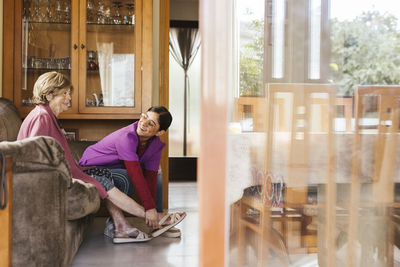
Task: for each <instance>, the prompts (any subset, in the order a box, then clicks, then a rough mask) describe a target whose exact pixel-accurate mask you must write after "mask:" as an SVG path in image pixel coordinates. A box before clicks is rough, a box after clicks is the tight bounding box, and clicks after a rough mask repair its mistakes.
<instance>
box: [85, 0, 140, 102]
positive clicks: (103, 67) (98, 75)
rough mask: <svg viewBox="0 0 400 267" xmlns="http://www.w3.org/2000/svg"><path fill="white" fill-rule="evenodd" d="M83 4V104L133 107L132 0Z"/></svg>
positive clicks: (133, 18)
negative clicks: (84, 19)
mask: <svg viewBox="0 0 400 267" xmlns="http://www.w3.org/2000/svg"><path fill="white" fill-rule="evenodd" d="M86 5H87V6H86V24H87V25H86V29H87V35H86V42H87V50H86V51H87V53H86V61H87V63H86V66H87V68H86V70H87V75H86V77H87V78H86V99H85V102H86V107H92V106H93V107H96V106H112V107H134V106H135V99H134V89H135V86H134V81H135V2H134V1H133V0H126V1H105V0H103V1H95V0H88V1H87V2H86Z"/></svg>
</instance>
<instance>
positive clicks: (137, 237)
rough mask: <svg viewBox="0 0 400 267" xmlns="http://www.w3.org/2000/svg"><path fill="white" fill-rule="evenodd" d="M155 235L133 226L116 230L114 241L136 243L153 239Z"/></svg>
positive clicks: (117, 242)
mask: <svg viewBox="0 0 400 267" xmlns="http://www.w3.org/2000/svg"><path fill="white" fill-rule="evenodd" d="M152 238H153V237H151V236H149V235H148V234H146V233H144V232H142V231H140V230H139V229H137V228H131V229H129V230H126V231H124V230H115V232H114V238H113V243H116V244H122V243H136V242H146V241H149V240H151V239H152Z"/></svg>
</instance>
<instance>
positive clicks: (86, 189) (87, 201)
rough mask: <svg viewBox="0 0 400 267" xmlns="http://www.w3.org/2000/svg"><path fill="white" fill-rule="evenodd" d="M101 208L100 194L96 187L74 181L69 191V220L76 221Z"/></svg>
mask: <svg viewBox="0 0 400 267" xmlns="http://www.w3.org/2000/svg"><path fill="white" fill-rule="evenodd" d="M99 207H100V198H99V193H98V192H97V189H96V187H95V186H94V185H92V184H88V183H85V182H83V181H81V180H77V179H72V183H71V186H70V188H68V191H67V219H68V220H75V219H79V218H82V217H84V216H86V215H89V214H91V213H95V212H96V211H97V210H98V209H99Z"/></svg>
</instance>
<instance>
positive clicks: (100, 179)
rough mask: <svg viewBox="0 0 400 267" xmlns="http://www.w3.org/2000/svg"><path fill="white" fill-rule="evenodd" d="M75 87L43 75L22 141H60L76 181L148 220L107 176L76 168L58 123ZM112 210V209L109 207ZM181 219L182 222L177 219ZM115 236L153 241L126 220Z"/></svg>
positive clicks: (61, 77) (53, 74)
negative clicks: (35, 138) (29, 139)
mask: <svg viewBox="0 0 400 267" xmlns="http://www.w3.org/2000/svg"><path fill="white" fill-rule="evenodd" d="M72 90H73V87H72V85H71V83H70V81H69V80H68V79H67V78H66V77H65V76H64V75H63V74H61V73H58V72H48V73H45V74H42V75H41V76H40V77H39V78H38V80H37V81H36V83H35V85H34V88H33V102H34V104H36V107H35V108H34V109H33V110H32V111H31V112H30V113H29V114H28V116H27V117H26V118H25V120H24V121H23V123H22V125H21V128H20V131H19V134H18V140H21V139H24V138H28V137H33V136H50V137H53V138H54V139H56V140H57V141H58V142H59V143H60V145H61V146H62V147H63V149H64V153H65V158H66V159H67V161H68V164H69V167H70V169H71V174H72V177H74V178H76V179H80V180H82V181H84V182H86V183H91V184H93V185H95V186H96V188H97V190H98V192H99V195H100V197H101V198H102V199H105V201H106V202H110V203H112V204H111V206H112V205H115V206H116V207H118V208H119V209H121V210H123V211H125V212H128V213H130V214H132V215H135V216H138V217H142V218H145V215H146V214H145V210H144V208H143V207H142V206H141V205H139V204H138V203H137V202H135V201H134V200H133V199H132V198H130V197H128V196H127V195H126V194H124V193H123V192H121V191H120V190H119V189H118V188H116V187H115V186H114V184H113V182H112V178H111V179H109V178H107V177H106V176H104V175H93V176H89V175H87V174H86V173H84V172H83V170H84V169H87V168H82V167H80V166H78V165H77V164H76V162H75V161H74V159H73V157H72V155H71V152H70V150H69V147H68V143H67V139H66V138H65V135H64V130H63V129H62V126H61V124H60V122H59V120H58V119H57V117H58V115H59V114H60V113H62V112H64V111H66V110H67V109H68V106H69V104H70V101H71V93H72ZM107 206H109V205H107ZM184 216H185V214H176V216H171V219H170V220H169V221H168V222H167V223H164V224H163V225H162V226H157V227H159V228H161V229H160V230H158V231H157V236H158V235H160V234H162V233H163V232H165V231H167V230H168V229H170V228H171V227H173V226H175V225H176V224H178V223H179V222H180V221H181V220H182V219H183V217H184ZM173 218H179V219H176V220H175V219H173ZM114 223H115V234H114V239H113V241H114V243H127V242H144V241H148V240H150V239H152V238H153V236H151V235H148V234H146V233H144V232H142V231H140V230H138V229H137V228H135V227H133V226H131V225H130V224H129V223H128V222H127V221H126V220H121V221H114Z"/></svg>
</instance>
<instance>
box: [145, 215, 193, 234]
mask: <svg viewBox="0 0 400 267" xmlns="http://www.w3.org/2000/svg"><path fill="white" fill-rule="evenodd" d="M185 217H186V212H181V213H178V212H177V213H168V214H167V215H165V216H164V217H162V218H161V220H160V221H159V222H158V224H159V225H160V228H159V229H156V230H154V231H153V232H152V233H151V235H152V236H153V237H157V236H159V235H161V234H162V233H165V232H166V231H168V230H169V229H171V228H172V227H174V226H175V225H177V224H178V223H180V222H181V221H182V220H183V219H184V218H185ZM168 219H169V222H167V220H168ZM167 223H168V224H167Z"/></svg>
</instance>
